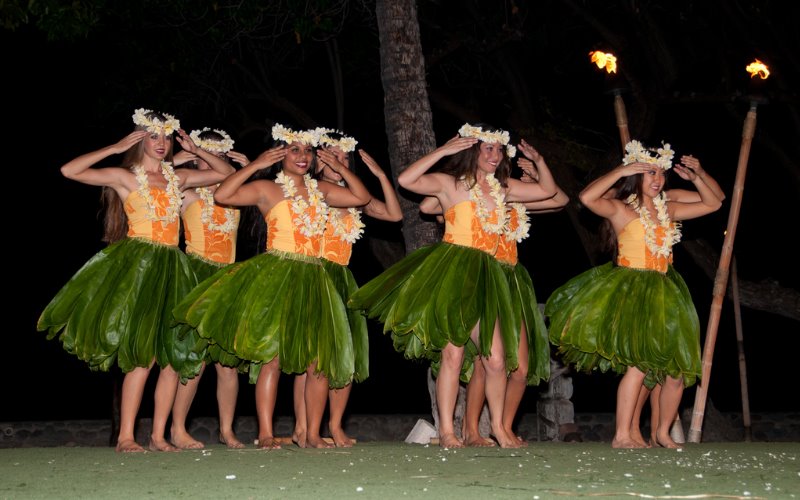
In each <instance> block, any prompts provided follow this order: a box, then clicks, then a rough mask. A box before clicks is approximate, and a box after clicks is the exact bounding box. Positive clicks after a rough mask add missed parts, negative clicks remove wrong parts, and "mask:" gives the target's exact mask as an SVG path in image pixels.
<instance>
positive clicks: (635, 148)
mask: <svg viewBox="0 0 800 500" xmlns="http://www.w3.org/2000/svg"><path fill="white" fill-rule="evenodd" d="M653 153H656V154H655V155H654V154H653ZM674 157H675V151H673V150H672V147H671V146H670V145H669V144H664V142H663V141H662V142H661V147H660V148H657V149H652V148H645V147H644V146H642V143H641V142H639V141H635V140H634V141H631V142H629V143H628V144H626V145H625V156H623V157H622V164H623V165H630V164H631V163H635V162H640V163H650V164H653V165H658V166H659V167H661V168H662V169H664V170H669V169H670V168H672V158H674Z"/></svg>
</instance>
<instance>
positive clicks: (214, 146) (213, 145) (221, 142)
mask: <svg viewBox="0 0 800 500" xmlns="http://www.w3.org/2000/svg"><path fill="white" fill-rule="evenodd" d="M205 132H216V133H217V134H219V135H220V136H222V139H203V138H202V137H200V136H201V135H203V134H204V133H205ZM189 137H191V139H192V142H194V143H195V145H197V147H198V148H200V149H205V150H206V151H210V152H212V153H227V152H228V151H230V150H231V149H233V139H231V136H229V135H228V134H227V133H226V132H225V131H224V130H219V129H216V128H215V129H214V130H213V131H212V130H211V129H210V128H208V127H206V128H204V129H203V130H192V133H191V134H189Z"/></svg>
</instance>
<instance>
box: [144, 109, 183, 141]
mask: <svg viewBox="0 0 800 500" xmlns="http://www.w3.org/2000/svg"><path fill="white" fill-rule="evenodd" d="M151 113H153V110H150V109H144V108H139V109H137V110H136V111H134V112H133V123H134V124H136V125H138V126H140V127H144V128H145V130H147V131H148V132H150V133H151V134H164V135H172V133H173V132H175V131H176V130H178V129H179V128H181V122H179V121H178V120H177V119H176V118H175V117H174V116H172V115H168V114H166V113H161V114H162V115H163V116H164V118H165V120H164V121H161V120H160V119H158V118H149V117H148V116H147V115H149V114H151Z"/></svg>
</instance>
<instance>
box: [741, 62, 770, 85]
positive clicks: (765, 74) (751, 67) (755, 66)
mask: <svg viewBox="0 0 800 500" xmlns="http://www.w3.org/2000/svg"><path fill="white" fill-rule="evenodd" d="M745 69H746V70H747V72H748V73H750V78H755V77H756V76H758V77H759V78H761V79H762V80H766V79H767V78H769V68H768V67H767V65H766V64H764V63H762V62H761V61H759V60H758V59H756V60H755V62H751V63H750V64H748V65H747V67H746V68H745Z"/></svg>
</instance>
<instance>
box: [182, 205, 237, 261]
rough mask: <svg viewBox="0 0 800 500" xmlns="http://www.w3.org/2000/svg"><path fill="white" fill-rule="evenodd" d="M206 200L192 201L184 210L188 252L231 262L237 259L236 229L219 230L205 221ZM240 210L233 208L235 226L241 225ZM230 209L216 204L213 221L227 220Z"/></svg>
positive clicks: (206, 258) (212, 259)
mask: <svg viewBox="0 0 800 500" xmlns="http://www.w3.org/2000/svg"><path fill="white" fill-rule="evenodd" d="M204 208H206V202H205V201H204V200H202V199H198V200H197V201H194V202H192V204H191V205H189V206H188V207H186V209H185V210H184V212H183V230H184V233H185V236H186V253H187V254H191V255H196V256H197V257H200V258H201V259H204V260H209V261H211V262H218V263H220V264H230V263H232V262H233V261H235V260H236V233H237V231H236V229H234V230H233V231H219V230H215V229H212V228H211V227H209V225H207V224H204V223H203V209H204ZM239 213H240V212H239V210H233V214H234V220H233V222H234V225H233V227H234V228H238V225H239ZM227 217H228V210H227V209H226V208H224V207H220V206H219V205H216V204H215V205H214V208H213V210H212V211H211V221H212V223H213V224H215V225H217V226H222V225H224V224H225V223H226V222H227Z"/></svg>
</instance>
